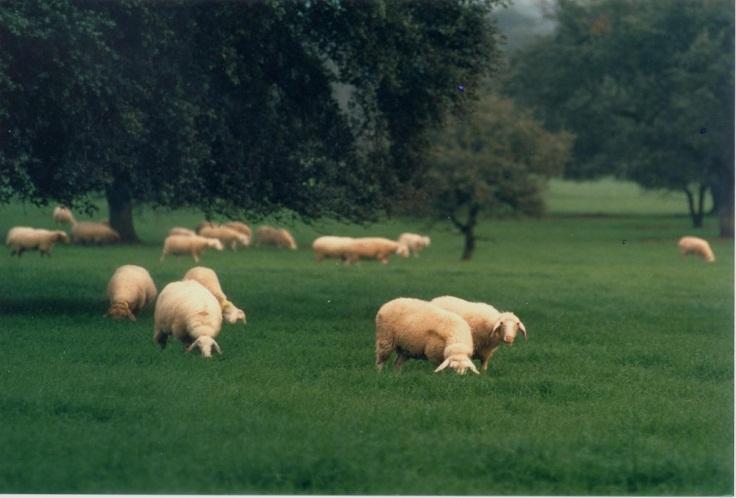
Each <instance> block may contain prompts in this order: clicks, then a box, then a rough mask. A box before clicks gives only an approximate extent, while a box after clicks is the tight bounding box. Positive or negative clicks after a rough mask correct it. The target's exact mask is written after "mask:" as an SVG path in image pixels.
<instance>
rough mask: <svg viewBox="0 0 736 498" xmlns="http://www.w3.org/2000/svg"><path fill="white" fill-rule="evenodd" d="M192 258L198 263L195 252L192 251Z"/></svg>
mask: <svg viewBox="0 0 736 498" xmlns="http://www.w3.org/2000/svg"><path fill="white" fill-rule="evenodd" d="M192 257H193V258H194V262H195V263H199V256H197V251H192Z"/></svg>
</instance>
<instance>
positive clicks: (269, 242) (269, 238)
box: [256, 226, 297, 250]
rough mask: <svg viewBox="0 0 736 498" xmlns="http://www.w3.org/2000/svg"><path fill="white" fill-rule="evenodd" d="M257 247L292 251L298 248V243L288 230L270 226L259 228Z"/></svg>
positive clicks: (257, 231)
mask: <svg viewBox="0 0 736 498" xmlns="http://www.w3.org/2000/svg"><path fill="white" fill-rule="evenodd" d="M256 245H259V246H261V245H265V246H276V247H288V248H289V249H291V250H295V249H296V248H297V245H296V241H295V240H294V237H292V236H291V234H290V233H289V231H288V230H286V229H285V228H273V227H269V226H262V227H258V230H256Z"/></svg>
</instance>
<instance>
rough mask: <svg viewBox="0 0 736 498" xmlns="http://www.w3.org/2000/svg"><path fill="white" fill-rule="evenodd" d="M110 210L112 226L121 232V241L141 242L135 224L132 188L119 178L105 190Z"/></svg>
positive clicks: (129, 242)
mask: <svg viewBox="0 0 736 498" xmlns="http://www.w3.org/2000/svg"><path fill="white" fill-rule="evenodd" d="M105 195H106V197H107V206H108V210H109V212H110V227H111V228H112V229H113V230H115V231H117V232H118V233H119V234H120V241H121V242H123V243H128V244H137V243H138V242H140V239H139V238H138V235H137V234H136V233H135V227H134V226H133V202H132V199H131V195H130V189H129V188H128V186H127V185H126V184H125V182H123V181H120V180H118V179H116V180H114V181H113V182H112V185H110V186H108V187H107V189H106V190H105Z"/></svg>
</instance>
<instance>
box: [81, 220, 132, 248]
mask: <svg viewBox="0 0 736 498" xmlns="http://www.w3.org/2000/svg"><path fill="white" fill-rule="evenodd" d="M119 240H120V234H118V232H116V231H115V230H114V229H112V228H110V227H109V226H108V225H106V224H104V223H102V222H100V223H95V222H92V221H84V222H81V223H75V224H74V225H72V241H73V242H74V243H75V244H109V243H112V242H117V241H119Z"/></svg>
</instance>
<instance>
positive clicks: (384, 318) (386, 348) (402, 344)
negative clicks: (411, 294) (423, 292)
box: [376, 298, 480, 375]
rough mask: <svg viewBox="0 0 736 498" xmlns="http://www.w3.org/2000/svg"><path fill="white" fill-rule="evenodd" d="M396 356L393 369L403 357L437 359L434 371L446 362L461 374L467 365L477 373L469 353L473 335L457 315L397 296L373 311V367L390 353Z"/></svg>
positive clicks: (440, 369) (428, 304)
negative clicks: (374, 329)
mask: <svg viewBox="0 0 736 498" xmlns="http://www.w3.org/2000/svg"><path fill="white" fill-rule="evenodd" d="M393 351H396V352H397V354H398V357H397V358H396V363H395V364H394V366H395V368H396V369H397V370H399V369H401V365H402V364H403V363H404V362H405V361H406V360H407V358H419V359H427V360H429V361H430V362H432V363H435V364H437V363H439V366H438V367H437V368H436V369H435V372H440V371H442V370H444V369H445V368H447V367H448V366H449V367H450V368H452V369H453V370H455V371H456V372H457V373H459V374H461V375H463V374H465V372H466V370H467V369H470V370H472V371H473V372H474V373H476V374H478V373H480V372H478V369H477V368H475V365H474V364H473V361H472V360H471V359H470V355H471V354H472V353H473V336H472V333H471V331H470V327H469V326H468V324H467V323H466V322H465V320H463V319H462V318H461V317H460V316H458V315H456V314H455V313H451V312H449V311H446V310H443V309H442V308H440V307H439V306H435V305H434V304H431V303H429V302H427V301H422V300H419V299H412V298H398V299H394V300H392V301H389V302H387V303H386V304H384V305H383V306H381V309H379V310H378V313H377V314H376V368H377V369H378V370H379V371H381V370H382V369H383V364H384V363H385V362H386V360H388V358H389V356H391V353H392V352H393Z"/></svg>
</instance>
